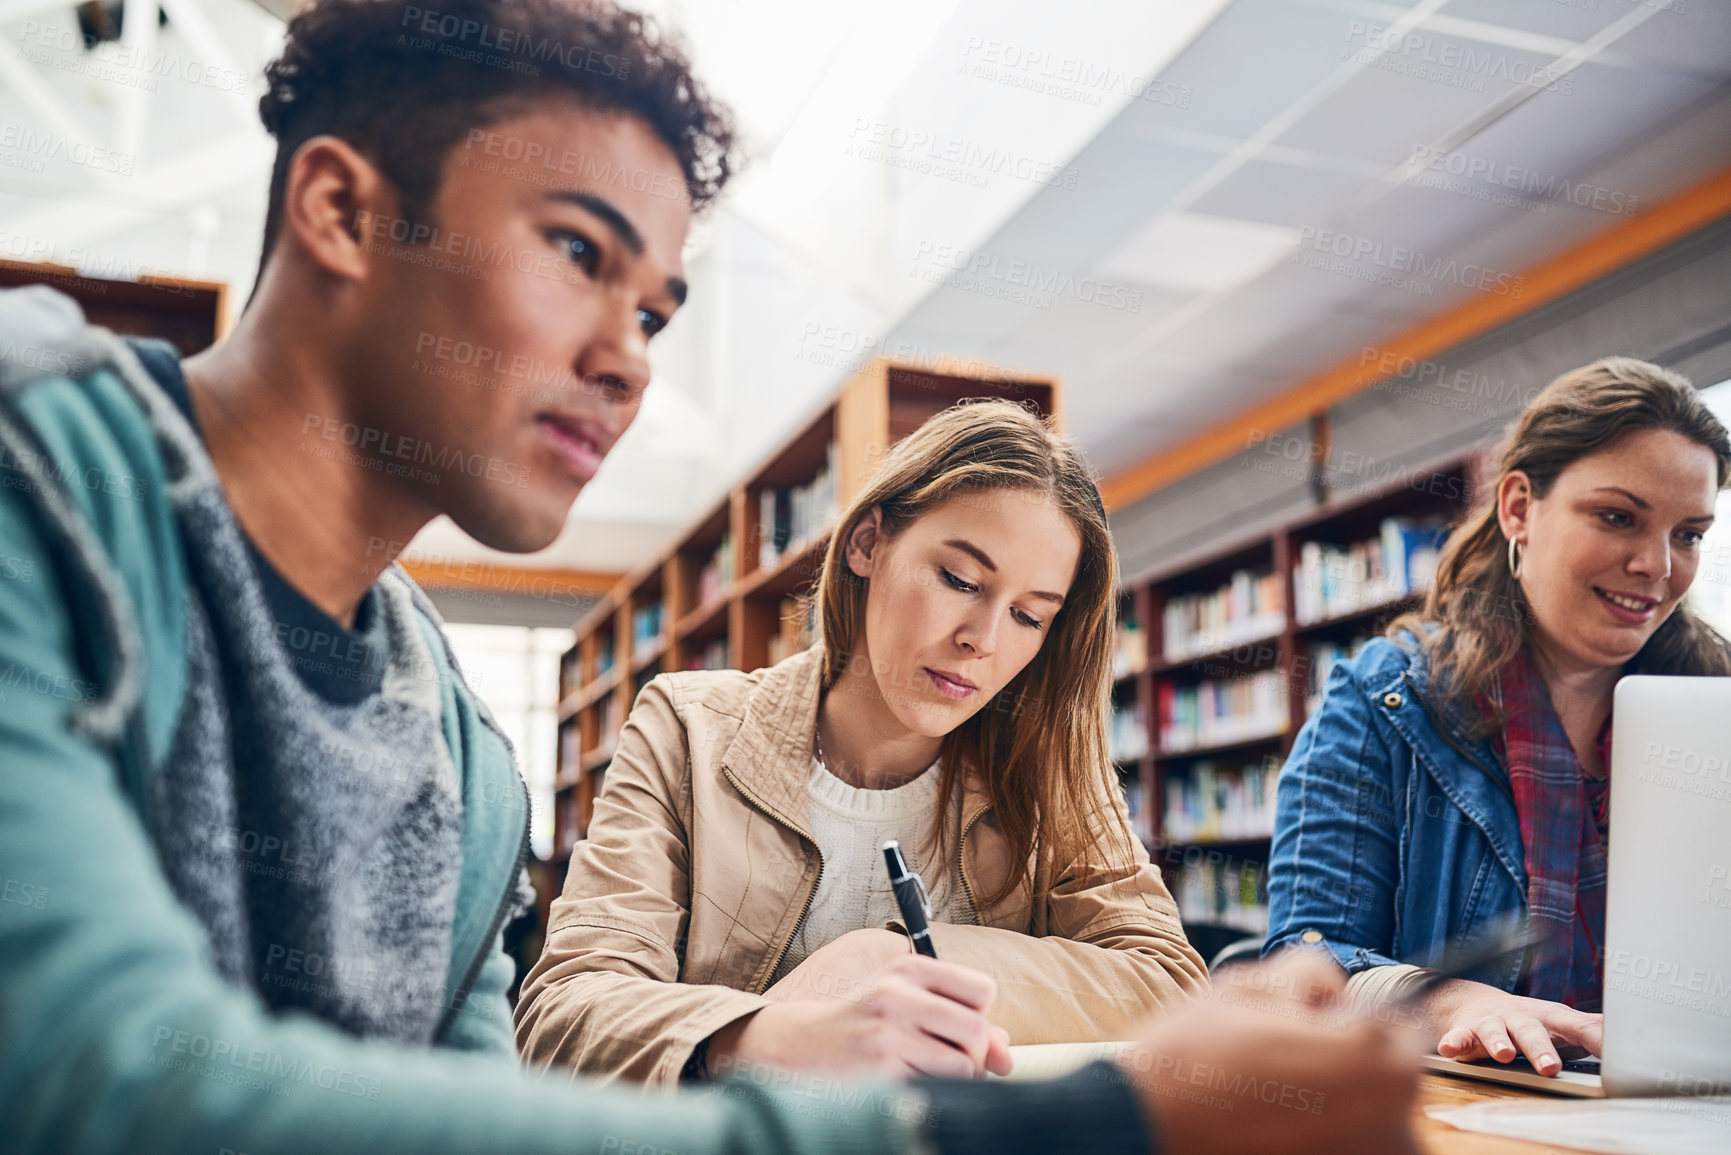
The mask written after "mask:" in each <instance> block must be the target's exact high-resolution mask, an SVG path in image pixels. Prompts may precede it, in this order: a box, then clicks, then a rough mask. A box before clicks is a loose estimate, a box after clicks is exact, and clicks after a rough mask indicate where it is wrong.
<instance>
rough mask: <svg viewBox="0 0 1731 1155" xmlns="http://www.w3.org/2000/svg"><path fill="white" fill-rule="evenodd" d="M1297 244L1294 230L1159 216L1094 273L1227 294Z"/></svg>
mask: <svg viewBox="0 0 1731 1155" xmlns="http://www.w3.org/2000/svg"><path fill="white" fill-rule="evenodd" d="M1297 244H1298V230H1297V229H1289V228H1286V227H1284V226H1281V225H1270V224H1264V223H1262V222H1261V221H1245V220H1236V219H1234V218H1231V217H1215V216H1205V215H1203V214H1201V213H1185V212H1171V213H1158V214H1156V215H1155V216H1154V217H1153V218H1152V219H1151V220H1149V221H1148V223H1147V224H1145V225H1143V226H1142V227H1141V228H1140V229H1138V230H1137V231H1136V233H1135V234H1134V235H1133V236H1131V237H1130V239H1129V240H1127V241H1126V242H1125V243H1124V244H1123V245H1121V246H1120V247H1119V248H1118V249H1117V250H1116V251H1115V252H1113V253H1112V255H1111V256H1110V257H1108V258H1107V260H1106V262H1105V263H1104V264H1103V265H1101V266H1100V268H1099V270H1098V272H1099V274H1100V276H1101V277H1103V278H1107V279H1110V280H1117V281H1133V282H1136V283H1138V284H1143V285H1152V286H1155V287H1157V288H1161V289H1169V290H1173V291H1176V292H1181V293H1211V292H1220V291H1222V290H1225V289H1230V288H1232V287H1234V286H1236V285H1241V284H1243V283H1245V282H1246V281H1250V280H1252V279H1254V278H1255V277H1257V276H1259V275H1261V273H1262V272H1263V271H1264V270H1266V269H1267V268H1268V267H1269V266H1270V265H1272V264H1274V263H1275V262H1276V261H1277V260H1279V259H1280V258H1281V257H1282V256H1283V255H1285V254H1286V253H1287V252H1288V251H1289V250H1291V249H1292V248H1293V247H1294V246H1296V245H1297Z"/></svg>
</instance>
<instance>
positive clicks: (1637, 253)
mask: <svg viewBox="0 0 1731 1155" xmlns="http://www.w3.org/2000/svg"><path fill="white" fill-rule="evenodd" d="M1726 216H1731V168H1725V169H1721V170H1720V171H1719V172H1717V173H1715V174H1714V175H1712V176H1710V177H1708V178H1707V179H1706V180H1703V181H1701V182H1700V183H1698V184H1695V185H1692V186H1690V187H1689V188H1687V189H1685V190H1684V191H1683V192H1681V193H1678V194H1677V195H1676V196H1674V197H1672V198H1670V199H1669V200H1666V201H1662V202H1660V203H1659V204H1657V205H1655V206H1654V207H1653V208H1652V209H1650V210H1649V211H1647V212H1645V213H1642V214H1641V215H1640V216H1636V217H1631V218H1629V219H1628V220H1626V221H1622V222H1620V223H1618V224H1616V225H1613V226H1611V227H1610V228H1608V229H1606V230H1605V231H1604V232H1601V233H1599V234H1598V235H1597V236H1593V237H1590V238H1588V239H1587V240H1585V241H1582V242H1581V243H1579V244H1577V245H1574V246H1573V247H1571V248H1568V249H1565V250H1563V251H1562V252H1561V253H1558V254H1557V255H1556V256H1554V257H1551V258H1549V259H1548V260H1545V261H1542V262H1540V263H1539V264H1537V265H1535V266H1533V267H1532V268H1530V269H1528V270H1527V271H1526V272H1524V273H1523V274H1522V276H1523V277H1524V278H1525V283H1524V284H1523V286H1522V292H1521V295H1520V297H1519V298H1515V297H1513V296H1491V295H1483V294H1475V296H1474V297H1473V299H1472V300H1469V301H1463V302H1461V303H1460V304H1458V305H1456V306H1454V307H1453V308H1450V309H1447V310H1445V311H1444V312H1442V313H1439V314H1438V315H1436V316H1435V317H1431V318H1429V319H1428V320H1425V321H1422V322H1420V323H1419V324H1417V325H1415V326H1413V327H1412V328H1410V329H1407V330H1406V331H1405V332H1403V333H1400V334H1397V335H1396V336H1394V337H1392V338H1390V339H1389V340H1387V341H1384V342H1382V343H1381V344H1379V345H1378V346H1377V350H1378V352H1379V353H1380V354H1383V355H1385V356H1386V357H1392V358H1412V359H1414V360H1424V359H1426V358H1429V357H1434V356H1436V355H1437V354H1439V353H1443V352H1446V351H1447V350H1449V349H1452V348H1454V347H1455V346H1457V345H1460V344H1461V343H1462V342H1464V341H1467V340H1470V339H1471V338H1473V337H1477V336H1479V335H1480V334H1482V333H1486V332H1489V331H1490V330H1491V329H1494V328H1496V327H1497V326H1499V325H1503V324H1506V323H1508V322H1509V321H1512V320H1514V319H1515V318H1517V317H1520V316H1522V315H1523V314H1526V313H1530V312H1532V311H1533V310H1534V309H1536V308H1538V307H1539V306H1541V305H1544V304H1546V303H1548V302H1550V301H1554V300H1556V299H1557V298H1558V297H1561V296H1563V295H1565V294H1567V293H1570V292H1572V291H1574V290H1575V289H1579V288H1581V287H1582V286H1584V285H1588V284H1591V283H1592V282H1594V281H1596V280H1598V279H1599V278H1601V277H1603V276H1605V275H1606V274H1608V273H1612V272H1615V271H1616V270H1617V269H1620V268H1623V267H1624V266H1626V265H1628V264H1630V263H1632V262H1634V261H1635V260H1637V259H1639V258H1641V257H1644V256H1646V255H1647V254H1648V253H1651V252H1654V251H1656V250H1658V249H1661V248H1663V247H1664V246H1666V245H1668V244H1670V243H1671V242H1672V241H1675V240H1679V239H1681V238H1682V237H1686V236H1688V235H1689V234H1690V233H1692V232H1696V231H1697V230H1699V229H1702V228H1704V227H1706V226H1707V225H1709V224H1712V223H1713V222H1714V221H1716V220H1719V219H1721V218H1723V217H1726ZM1384 363H1385V364H1386V363H1387V361H1386V360H1385V361H1384ZM1385 376H1387V374H1386V373H1381V374H1379V373H1378V372H1377V371H1376V369H1375V368H1374V366H1372V367H1366V366H1365V365H1364V364H1363V362H1362V358H1361V357H1360V356H1354V357H1350V358H1348V359H1346V360H1344V361H1341V362H1339V363H1338V364H1336V365H1333V366H1331V367H1329V368H1327V369H1325V370H1323V371H1322V372H1320V373H1317V374H1315V375H1314V376H1312V377H1308V378H1306V379H1305V380H1303V381H1300V382H1298V383H1297V384H1296V385H1294V386H1292V387H1291V388H1290V389H1287V390H1285V391H1284V392H1282V393H1279V394H1278V395H1276V396H1274V397H1272V398H1270V399H1269V400H1267V401H1264V402H1263V403H1261V404H1260V405H1257V406H1255V407H1253V408H1251V409H1248V410H1246V411H1245V412H1243V413H1240V414H1239V415H1238V416H1236V417H1233V418H1230V419H1228V420H1226V421H1223V422H1221V423H1220V424H1219V425H1216V426H1215V427H1214V428H1212V429H1209V430H1207V431H1205V432H1203V433H1200V434H1197V435H1196V436H1195V437H1192V438H1191V439H1190V440H1188V441H1186V442H1184V443H1183V444H1181V445H1178V446H1176V447H1174V448H1172V449H1168V450H1165V451H1164V452H1161V453H1159V454H1156V455H1155V456H1154V457H1151V458H1149V459H1148V460H1147V461H1144V462H1143V463H1141V464H1140V465H1135V466H1132V467H1130V468H1129V469H1126V470H1123V471H1122V472H1120V473H1116V474H1114V475H1113V476H1111V477H1109V478H1107V479H1106V480H1105V481H1104V482H1102V483H1101V486H1100V492H1101V495H1102V496H1103V497H1104V498H1105V500H1106V508H1107V509H1122V508H1123V507H1124V506H1126V505H1129V504H1130V503H1131V502H1134V501H1137V500H1138V499H1140V498H1143V497H1146V496H1147V495H1148V494H1150V493H1152V492H1154V491H1155V490H1157V489H1159V488H1160V487H1161V486H1163V485H1168V484H1170V483H1171V482H1173V481H1176V480H1177V479H1179V478H1180V477H1184V476H1185V475H1187V474H1190V473H1194V472H1196V471H1197V470H1199V469H1202V468H1204V467H1206V466H1209V465H1212V464H1214V463H1215V462H1217V461H1222V460H1224V459H1226V458H1228V457H1230V456H1232V455H1233V454H1234V453H1237V452H1239V451H1240V450H1242V449H1243V448H1244V447H1245V444H1246V443H1247V440H1248V438H1249V436H1250V434H1251V433H1252V432H1253V431H1256V430H1263V431H1267V430H1275V429H1285V428H1287V427H1288V426H1291V425H1294V424H1297V423H1298V422H1300V421H1303V420H1305V419H1307V418H1309V417H1311V416H1312V415H1314V414H1316V413H1320V412H1322V411H1324V410H1326V409H1327V408H1328V407H1329V406H1331V405H1334V404H1336V403H1337V402H1340V401H1343V400H1345V399H1346V398H1348V397H1351V396H1353V395H1354V394H1355V393H1359V392H1362V391H1363V390H1365V389H1368V388H1370V387H1371V386H1372V385H1374V384H1376V383H1377V382H1378V381H1380V380H1382V378H1383V377H1385Z"/></svg>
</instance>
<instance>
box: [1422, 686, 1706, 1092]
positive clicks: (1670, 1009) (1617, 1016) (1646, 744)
mask: <svg viewBox="0 0 1731 1155" xmlns="http://www.w3.org/2000/svg"><path fill="white" fill-rule="evenodd" d="M1612 719H1613V720H1612V724H1611V846H1610V861H1609V863H1608V870H1609V884H1608V890H1607V894H1606V899H1605V903H1606V907H1605V968H1604V973H1605V1004H1604V1012H1605V1046H1604V1052H1605V1053H1604V1055H1603V1056H1602V1057H1601V1061H1600V1062H1599V1063H1598V1073H1597V1074H1594V1073H1593V1072H1592V1064H1591V1062H1587V1061H1583V1062H1581V1063H1577V1064H1573V1067H1574V1069H1573V1070H1571V1069H1570V1065H1569V1064H1565V1068H1564V1070H1563V1072H1562V1074H1560V1075H1558V1076H1557V1077H1555V1078H1548V1077H1546V1076H1544V1075H1540V1074H1539V1073H1538V1072H1536V1071H1534V1070H1533V1069H1532V1068H1531V1067H1530V1066H1527V1065H1526V1064H1525V1063H1524V1062H1522V1063H1511V1064H1508V1065H1504V1064H1501V1063H1495V1062H1490V1061H1485V1062H1478V1063H1461V1062H1456V1061H1454V1060H1452V1059H1444V1058H1442V1057H1441V1056H1440V1055H1432V1056H1430V1057H1429V1058H1428V1059H1427V1060H1426V1062H1425V1065H1426V1068H1427V1069H1429V1070H1433V1071H1439V1072H1442V1073H1445V1074H1450V1075H1466V1076H1468V1077H1471V1078H1478V1079H1487V1080H1490V1081H1492V1082H1499V1083H1513V1084H1516V1085H1519V1086H1522V1087H1528V1088H1532V1089H1535V1090H1541V1091H1550V1092H1552V1093H1555V1094H1561V1095H1577V1096H1591V1097H1598V1096H1614V1097H1619V1098H1623V1097H1644V1096H1658V1095H1731V678H1668V677H1653V676H1647V675H1637V676H1634V677H1628V678H1624V679H1623V680H1622V681H1621V682H1619V683H1617V690H1616V697H1615V700H1614V704H1613V707H1612Z"/></svg>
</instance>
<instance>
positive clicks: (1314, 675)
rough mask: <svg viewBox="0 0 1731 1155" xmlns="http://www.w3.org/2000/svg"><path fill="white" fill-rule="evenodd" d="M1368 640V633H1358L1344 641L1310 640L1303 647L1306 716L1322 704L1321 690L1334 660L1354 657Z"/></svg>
mask: <svg viewBox="0 0 1731 1155" xmlns="http://www.w3.org/2000/svg"><path fill="white" fill-rule="evenodd" d="M1369 642H1370V635H1369V634H1360V635H1359V636H1357V637H1355V638H1353V639H1352V640H1350V641H1345V642H1312V643H1310V644H1309V645H1307V646H1305V647H1304V713H1305V716H1306V717H1309V716H1310V715H1311V714H1314V713H1316V711H1317V710H1318V709H1319V708H1320V707H1321V706H1322V692H1323V691H1324V690H1326V689H1327V688H1328V675H1329V672H1330V671H1332V670H1333V669H1334V665H1335V663H1336V662H1344V661H1346V660H1347V659H1349V658H1356V657H1357V656H1358V652H1359V651H1360V650H1362V649H1364V647H1365V646H1366V645H1368V644H1369Z"/></svg>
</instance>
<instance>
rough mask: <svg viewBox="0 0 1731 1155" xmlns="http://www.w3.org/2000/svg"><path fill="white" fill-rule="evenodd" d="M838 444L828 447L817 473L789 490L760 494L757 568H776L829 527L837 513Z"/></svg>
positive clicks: (765, 490) (772, 490)
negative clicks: (792, 550)
mask: <svg viewBox="0 0 1731 1155" xmlns="http://www.w3.org/2000/svg"><path fill="white" fill-rule="evenodd" d="M835 485H836V445H835V442H833V441H832V442H830V443H829V447H828V448H827V449H825V450H824V458H823V465H822V466H821V467H819V469H818V471H817V476H816V477H814V478H812V479H811V480H810V481H809V482H807V483H806V484H804V485H795V486H793V487H792V488H789V489H764V490H762V491H760V492H759V493H758V495H757V500H758V507H757V526H758V542H757V568H758V569H773V568H774V566H775V563H776V559H778V558H779V557H780V556H781V555H782V554H783V553H784V552H786V551H787V550H788V549H790V548H798V547H800V546H803V545H805V543H806V542H808V541H809V540H810V539H811V538H812V537H813V535H815V534H817V533H819V532H821V531H823V530H825V529H827V528H828V527H829V524H830V522H832V521H834V520H835V512H836V504H835V503H836V489H835Z"/></svg>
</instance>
